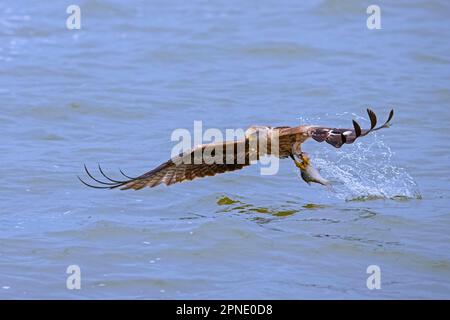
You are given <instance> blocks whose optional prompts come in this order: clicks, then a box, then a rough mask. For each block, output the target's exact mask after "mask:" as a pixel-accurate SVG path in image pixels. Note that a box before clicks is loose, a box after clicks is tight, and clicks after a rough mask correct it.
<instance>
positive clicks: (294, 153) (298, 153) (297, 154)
mask: <svg viewBox="0 0 450 320" xmlns="http://www.w3.org/2000/svg"><path fill="white" fill-rule="evenodd" d="M289 156H290V157H291V159H292V160H294V163H295V166H296V167H297V168H299V169H301V170H305V169H306V167H307V166H308V165H309V158H308V157H307V156H306V155H305V154H303V152H302V150H301V144H300V143H299V142H295V143H294V144H293V145H292V150H291V154H290V155H289ZM296 158H299V159H300V161H297V159H296Z"/></svg>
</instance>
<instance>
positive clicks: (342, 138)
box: [307, 109, 394, 148]
mask: <svg viewBox="0 0 450 320" xmlns="http://www.w3.org/2000/svg"><path fill="white" fill-rule="evenodd" d="M367 114H368V115H369V119H370V129H361V127H360V125H359V124H358V122H356V121H355V120H353V129H341V128H327V127H318V126H311V127H310V128H309V129H308V130H307V132H308V136H309V137H311V138H313V139H314V140H316V141H318V142H323V141H326V142H327V143H329V144H331V145H332V146H333V147H336V148H340V147H341V146H342V145H343V144H345V143H353V142H354V141H355V140H356V139H357V138H359V137H363V136H365V135H367V134H369V133H370V132H372V131H376V130H380V129H382V128H388V127H389V125H390V121H391V120H392V117H393V116H394V110H391V112H390V113H389V116H388V119H387V120H386V122H385V123H384V124H383V125H381V126H379V127H376V125H377V116H376V115H375V113H374V112H373V111H372V110H370V109H367Z"/></svg>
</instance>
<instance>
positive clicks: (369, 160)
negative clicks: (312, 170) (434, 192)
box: [313, 134, 421, 201]
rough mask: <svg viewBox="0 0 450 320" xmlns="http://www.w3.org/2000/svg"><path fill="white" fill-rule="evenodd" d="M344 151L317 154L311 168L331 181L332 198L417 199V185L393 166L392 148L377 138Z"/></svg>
mask: <svg viewBox="0 0 450 320" xmlns="http://www.w3.org/2000/svg"><path fill="white" fill-rule="evenodd" d="M367 140H368V139H367V138H366V140H365V141H364V143H362V142H356V143H355V144H353V146H352V148H345V150H338V152H336V150H335V149H334V150H330V149H329V148H326V149H324V150H321V151H320V152H319V151H316V152H315V153H314V154H313V165H315V166H317V168H319V170H320V173H321V175H323V176H324V177H325V178H326V179H328V180H330V181H332V186H331V187H330V192H331V194H332V195H333V196H335V197H337V198H340V199H344V200H347V201H355V200H359V201H365V200H372V199H398V200H401V199H420V198H421V195H420V191H419V188H418V186H417V183H416V182H415V181H414V179H413V178H412V177H411V175H409V174H408V172H406V170H405V169H403V168H401V167H398V166H396V165H395V164H394V161H393V159H392V158H393V155H394V153H393V152H392V151H391V149H390V148H389V147H388V146H387V145H386V144H385V143H384V142H383V141H382V140H381V139H380V138H379V137H378V136H377V135H376V134H373V135H372V141H373V142H370V141H369V143H368V141H367Z"/></svg>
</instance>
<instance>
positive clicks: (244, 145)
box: [80, 139, 251, 190]
mask: <svg viewBox="0 0 450 320" xmlns="http://www.w3.org/2000/svg"><path fill="white" fill-rule="evenodd" d="M216 146H217V150H223V152H222V154H221V156H223V161H217V163H212V162H210V163H206V162H205V157H202V156H201V155H203V152H205V149H207V148H208V149H209V150H208V151H209V152H210V154H212V156H214V153H215V152H214V150H216V149H215V148H214V147H216ZM227 150H231V151H230V152H229V153H227ZM196 154H198V155H200V157H198V159H199V160H198V162H196V159H195V158H196ZM227 155H228V158H227ZM206 161H207V160H206ZM250 163H251V162H250V157H249V144H248V140H247V139H243V140H239V141H225V142H220V143H218V144H204V145H200V146H198V147H196V148H193V149H192V150H190V151H188V152H185V153H184V154H180V155H179V156H177V157H174V158H172V159H170V160H168V161H166V162H164V163H163V164H161V165H160V166H158V167H156V168H155V169H153V170H151V171H149V172H147V173H144V174H143V175H141V176H138V177H136V178H131V177H128V176H126V177H127V178H130V179H128V180H126V181H118V180H114V179H111V178H109V177H108V176H106V175H105V174H104V173H103V171H102V169H101V168H100V167H99V171H100V173H101V174H102V175H103V177H104V178H106V179H108V182H105V181H101V180H98V179H96V178H95V177H93V175H92V174H91V173H90V172H89V171H88V170H87V168H86V167H85V170H86V173H87V174H88V176H89V177H90V178H91V179H93V180H94V181H96V182H97V183H101V184H102V185H101V186H94V185H90V184H87V183H86V182H84V181H83V180H81V179H80V181H81V182H82V183H83V184H85V185H87V186H89V187H93V188H99V189H114V188H120V189H122V190H126V189H134V190H139V189H142V188H144V187H155V186H157V185H159V184H161V183H165V184H166V185H171V184H174V183H177V182H182V181H185V180H193V179H195V178H201V177H207V176H214V175H216V174H219V173H224V172H230V171H235V170H239V169H242V168H244V167H245V166H248V165H250ZM122 174H123V173H122Z"/></svg>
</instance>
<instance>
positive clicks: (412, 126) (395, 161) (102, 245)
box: [0, 0, 450, 299]
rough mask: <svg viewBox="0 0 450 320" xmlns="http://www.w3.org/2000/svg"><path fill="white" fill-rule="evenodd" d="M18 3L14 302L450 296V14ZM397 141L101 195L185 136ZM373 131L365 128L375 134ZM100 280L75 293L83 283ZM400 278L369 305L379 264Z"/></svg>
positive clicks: (5, 197) (411, 8) (1, 276)
mask: <svg viewBox="0 0 450 320" xmlns="http://www.w3.org/2000/svg"><path fill="white" fill-rule="evenodd" d="M70 4H72V2H71V1H58V3H54V2H45V1H3V2H1V3H0V97H1V111H2V112H1V114H0V132H1V138H0V139H1V144H0V148H1V156H0V157H1V167H0V175H1V181H2V188H1V191H0V201H1V208H0V298H3V299H34V298H45V299H50V298H62V299H85V298H94V299H102V298H105V299H110V298H125V299H134V298H139V299H143V298H153V299H186V298H187V299H191V298H205V299H208V298H225V299H228V298H255V299H259V298H264V299H270V298H274V299H281V298H283V299H303V298H325V299H328V298H344V299H346V298H358V299H386V298H444V299H448V298H450V232H449V228H450V210H449V199H450V191H449V187H450V185H449V174H450V168H449V167H450V159H449V141H450V140H449V139H450V136H449V133H450V131H449V121H450V72H449V71H450V68H449V67H450V58H449V51H450V44H449V38H448V30H450V22H449V19H448V16H449V14H450V4H449V3H448V2H447V1H433V2H429V1H414V2H410V1H395V3H393V2H392V1H378V2H377V4H378V5H379V6H380V8H381V24H382V28H381V29H380V30H369V29H368V28H367V26H366V19H367V17H368V16H369V15H368V14H367V13H366V9H367V7H368V6H369V5H370V4H372V2H368V1H356V0H355V1H337V0H325V1H310V2H308V3H307V4H304V3H303V1H274V0H270V1H245V2H243V1H235V0H227V1H214V2H208V1H180V0H178V1H166V0H164V1H151V2H144V1H91V0H89V1H87V0H86V1H81V0H80V1H77V3H76V4H78V5H79V6H80V8H81V30H68V29H67V28H66V19H67V17H68V14H67V13H66V8H67V6H69V5H70ZM369 106H370V107H372V108H373V109H374V110H375V111H376V113H377V114H378V116H379V117H380V120H383V118H384V117H385V116H387V113H388V112H389V110H390V108H391V107H394V108H395V111H396V115H395V117H394V121H393V123H394V124H393V126H392V127H391V128H390V129H387V130H383V131H379V132H378V133H377V134H374V135H371V136H368V137H365V138H362V139H360V140H358V142H357V143H355V144H353V145H345V146H344V147H343V148H341V149H335V148H333V147H331V146H330V145H326V144H318V143H315V142H313V141H312V142H308V143H306V144H305V146H304V150H306V151H308V152H309V153H310V154H311V156H312V159H313V161H314V163H315V165H316V166H317V167H318V168H319V169H321V170H322V174H323V176H324V177H327V178H329V179H331V180H333V181H334V182H335V187H333V188H332V189H327V188H324V187H323V186H320V185H314V186H308V185H307V184H305V183H304V182H303V181H302V180H301V179H300V178H299V173H298V170H297V168H295V166H294V165H293V163H292V161H290V160H282V161H281V163H280V171H279V172H278V174H277V175H275V176H262V175H260V170H259V167H258V166H252V167H249V168H246V169H243V170H242V171H237V172H233V173H228V174H224V175H220V176H216V177H212V178H207V179H199V180H195V181H193V182H188V183H182V184H178V185H173V186H171V187H165V186H159V187H157V188H155V189H150V188H146V189H143V190H140V191H138V192H134V191H120V190H94V189H89V188H86V187H85V186H83V185H82V184H81V183H80V182H79V181H78V180H77V175H82V176H83V177H85V175H83V164H84V163H86V164H87V165H88V166H89V167H90V168H92V169H95V168H96V166H97V163H101V164H102V166H103V167H104V169H105V171H107V172H108V173H110V174H111V175H112V176H114V177H116V178H119V174H118V172H119V171H118V170H119V168H121V169H123V170H124V171H125V172H126V173H128V174H129V175H138V174H141V173H144V172H146V171H148V170H150V169H152V168H153V167H155V166H157V165H159V164H160V163H161V162H163V161H165V160H167V159H168V157H169V156H170V152H171V149H172V147H173V146H174V144H175V143H174V142H172V141H171V140H170V136H171V133H172V131H173V130H174V129H177V128H186V129H189V130H192V128H193V122H194V120H202V121H203V126H204V128H219V129H221V130H225V129H226V128H244V129H245V128H247V127H248V126H250V125H253V124H260V125H273V126H277V125H291V126H295V125H299V124H300V123H314V124H321V125H330V126H349V125H351V119H360V120H359V121H360V123H361V124H363V125H365V126H367V125H368V122H367V120H366V119H365V118H367V116H366V115H365V108H367V107H369ZM359 117H363V118H359ZM69 265H78V266H79V267H80V269H81V290H68V289H67V288H66V279H67V277H68V276H69V275H68V274H67V273H66V269H67V267H68V266H69ZM371 265H376V266H379V267H380V270H381V289H379V290H369V289H368V288H367V286H366V280H367V278H368V277H369V274H367V273H366V269H367V267H368V266H371Z"/></svg>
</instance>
